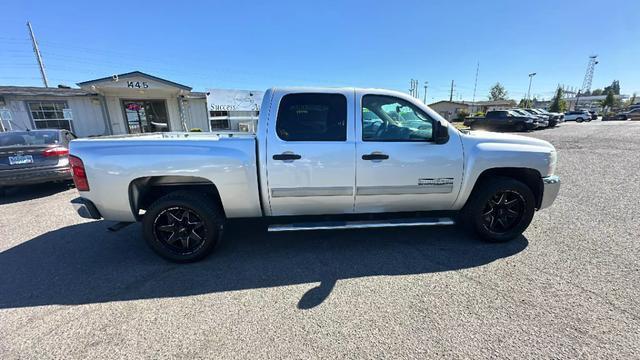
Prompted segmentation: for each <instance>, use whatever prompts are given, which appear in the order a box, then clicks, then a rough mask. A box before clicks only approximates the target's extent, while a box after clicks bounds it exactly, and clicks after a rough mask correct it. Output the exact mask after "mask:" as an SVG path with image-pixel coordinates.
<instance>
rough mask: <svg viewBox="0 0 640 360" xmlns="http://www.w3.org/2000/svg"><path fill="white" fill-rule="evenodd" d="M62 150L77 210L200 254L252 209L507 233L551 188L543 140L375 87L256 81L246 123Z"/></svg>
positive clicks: (301, 222) (309, 220)
mask: <svg viewBox="0 0 640 360" xmlns="http://www.w3.org/2000/svg"><path fill="white" fill-rule="evenodd" d="M70 154H71V155H70V163H71V166H72V173H73V177H74V181H75V184H76V187H77V189H78V191H79V193H80V197H79V198H77V199H74V200H73V201H72V203H73V205H74V207H75V208H76V210H77V212H78V213H79V214H80V216H83V217H86V218H91V219H106V220H112V221H117V222H119V224H128V223H133V222H142V233H143V237H144V239H145V240H146V242H147V243H148V245H149V246H150V247H151V248H152V249H153V250H154V251H155V252H157V253H158V254H159V255H161V256H163V257H164V258H166V259H168V260H171V261H176V262H189V261H195V260H198V259H201V258H203V257H205V256H206V255H207V254H209V253H210V252H211V251H212V250H213V249H214V248H215V247H216V244H218V243H219V241H220V239H221V234H222V231H223V229H224V226H225V224H226V223H227V222H228V221H236V220H237V219H240V220H241V221H244V220H246V219H247V218H258V217H261V218H265V220H266V221H264V223H266V225H267V229H268V231H303V230H329V229H354V228H377V227H402V226H430V225H452V224H454V223H457V222H462V223H463V224H465V225H466V227H467V228H468V229H470V230H472V231H474V232H475V233H476V234H477V235H479V237H480V238H482V239H485V240H487V241H492V242H501V241H507V240H510V239H513V238H515V237H517V236H519V235H520V234H522V232H523V231H524V230H525V229H526V228H527V226H528V225H529V223H530V222H531V220H532V218H533V215H534V212H535V211H536V210H540V209H543V208H546V207H548V206H550V205H551V204H552V202H553V201H554V199H555V198H556V195H557V194H558V191H559V188H560V180H559V178H558V176H556V175H554V171H555V168H556V162H557V154H556V151H555V149H554V147H553V146H552V145H551V144H549V143H548V142H546V141H543V140H539V139H534V138H530V137H524V136H518V135H505V134H497V133H491V132H483V131H470V132H461V131H458V130H457V129H456V128H455V127H453V126H452V125H450V124H449V123H448V122H447V121H446V120H445V119H443V118H442V117H441V116H440V115H438V114H437V113H436V112H435V111H433V110H431V109H430V108H429V107H427V106H426V105H424V104H422V103H421V102H419V101H417V100H416V99H414V98H413V97H411V96H408V95H406V94H403V93H399V92H395V91H388V90H377V89H353V88H341V89H324V88H311V89H307V88H277V89H276V88H274V89H269V90H267V91H266V93H265V95H264V99H263V103H262V106H261V111H260V117H259V120H258V127H257V131H256V133H255V134H249V133H239V132H220V133H210V134H206V133H177V132H175V133H155V134H142V135H135V136H133V135H125V136H109V137H103V138H93V139H78V140H74V141H72V142H71V146H70ZM123 226H124V225H123Z"/></svg>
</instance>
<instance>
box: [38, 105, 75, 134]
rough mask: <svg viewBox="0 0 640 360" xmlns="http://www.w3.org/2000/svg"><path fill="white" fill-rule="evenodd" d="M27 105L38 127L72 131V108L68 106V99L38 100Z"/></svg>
mask: <svg viewBox="0 0 640 360" xmlns="http://www.w3.org/2000/svg"><path fill="white" fill-rule="evenodd" d="M27 105H28V106H29V112H30V113H31V118H32V119H33V122H34V124H35V127H36V129H66V130H69V131H72V124H71V121H72V116H71V110H70V109H68V108H67V102H66V101H37V102H29V103H28V104H27Z"/></svg>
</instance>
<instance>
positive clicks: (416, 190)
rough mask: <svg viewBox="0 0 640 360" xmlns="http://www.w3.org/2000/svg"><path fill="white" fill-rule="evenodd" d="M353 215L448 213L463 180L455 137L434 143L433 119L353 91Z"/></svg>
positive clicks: (396, 100) (401, 102)
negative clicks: (444, 210)
mask: <svg viewBox="0 0 640 360" xmlns="http://www.w3.org/2000/svg"><path fill="white" fill-rule="evenodd" d="M356 99H357V103H358V104H360V105H359V106H358V109H357V111H356V113H357V115H356V117H357V121H356V124H357V126H356V134H357V137H358V138H357V141H356V179H357V180H356V205H355V211H356V212H359V213H366V212H397V211H424V210H443V209H449V208H450V206H451V205H452V204H453V203H454V201H455V199H456V197H457V195H458V190H459V189H460V184H461V181H462V166H463V164H462V161H463V156H462V146H461V144H460V141H459V139H458V138H457V137H455V138H454V137H452V138H451V139H450V140H449V141H448V142H447V143H445V144H436V143H434V142H433V124H434V121H437V120H434V119H433V118H432V117H430V116H429V115H428V114H427V112H426V111H424V110H423V109H420V108H419V107H418V106H416V105H415V104H413V103H412V102H410V101H408V100H406V99H402V98H400V97H396V96H393V95H385V94H384V93H380V94H371V93H364V92H358V93H356Z"/></svg>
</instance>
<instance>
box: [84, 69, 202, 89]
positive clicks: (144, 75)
mask: <svg viewBox="0 0 640 360" xmlns="http://www.w3.org/2000/svg"><path fill="white" fill-rule="evenodd" d="M136 75H137V76H142V77H146V78H149V79H152V80H155V81H158V82H161V83H164V84H167V85H170V86H173V87H177V88H180V89H182V90H187V91H191V89H192V88H191V87H189V86H187V85H182V84H179V83H177V82H173V81H169V80H166V79H163V78H159V77H157V76H153V75H149V74H147V73H143V72H142V71H131V72H128V73H124V74H118V75H117V76H118V78H127V77H131V76H136ZM112 78H113V76H107V77H103V78H100V79H94V80H87V81H83V82H79V83H77V84H76V85H78V86H85V85H91V84H95V83H97V82H102V81H105V80H111V79H112Z"/></svg>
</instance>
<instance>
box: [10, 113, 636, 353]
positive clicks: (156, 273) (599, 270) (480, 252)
mask: <svg viewBox="0 0 640 360" xmlns="http://www.w3.org/2000/svg"><path fill="white" fill-rule="evenodd" d="M529 135H530V136H535V137H540V138H543V139H547V140H549V141H551V142H552V143H553V144H554V145H555V146H556V147H557V148H558V151H559V157H560V160H559V161H560V163H559V167H558V173H559V174H560V175H561V176H562V178H563V181H564V185H563V188H562V191H561V194H560V196H559V198H558V200H557V201H556V204H555V205H554V207H552V208H550V209H548V210H545V211H542V212H540V213H538V214H537V216H536V217H535V219H534V222H533V223H532V225H531V226H530V227H529V229H528V230H527V231H526V233H525V234H524V235H525V236H523V237H521V238H519V239H517V240H515V241H513V242H511V243H508V244H498V245H488V244H483V243H480V242H478V241H477V240H475V239H473V238H471V237H469V236H467V235H465V234H464V233H462V232H460V231H458V230H456V229H454V228H441V229H411V230H407V229H389V230H376V231H350V232H310V233H306V234H304V235H300V234H266V233H265V232H264V229H262V228H261V227H260V226H259V225H257V224H243V226H235V227H233V228H232V229H230V230H229V232H228V234H227V235H228V240H230V241H229V242H227V243H226V245H224V246H223V247H222V248H221V249H220V252H219V253H217V254H215V255H214V256H212V257H210V258H208V259H207V260H206V261H203V262H200V263H197V264H190V265H175V264H170V263H167V262H164V261H163V260H161V259H159V258H158V257H156V256H155V255H153V254H152V253H151V252H150V251H149V250H148V249H147V248H146V247H145V245H144V244H143V242H142V240H141V238H140V237H139V230H140V229H139V228H138V227H137V226H131V227H129V228H126V229H124V230H122V231H120V232H118V233H115V234H112V233H108V232H106V227H107V225H108V224H106V223H104V222H88V221H83V220H81V219H79V218H78V217H77V216H76V215H75V214H74V213H73V211H72V209H71V208H70V207H69V206H68V205H67V202H68V201H69V200H70V199H71V198H73V197H74V196H75V190H66V189H65V188H64V187H59V186H57V187H56V186H43V187H36V188H28V189H23V190H21V191H17V192H12V193H10V194H9V195H8V196H5V197H3V198H2V200H0V358H2V359H12V358H38V359H41V358H65V359H66V358H113V357H128V358H167V357H179V358H223V357H229V358H282V357H296V358H320V357H321V358H335V357H351V358H354V357H412V358H417V357H420V358H423V357H452V358H487V357H499V358H522V357H546V358H549V357H555V358H569V357H571V358H574V357H596V358H602V357H610V358H638V357H639V356H640V307H639V301H640V300H638V294H640V289H639V286H640V285H639V284H640V281H639V280H640V271H639V269H640V266H639V264H638V259H639V258H640V251H639V249H640V245H639V240H640V226H639V225H638V224H639V221H640V219H639V215H638V214H639V213H640V191H639V190H640V185H639V180H640V178H639V171H640V170H639V169H640V156H638V154H640V122H638V123H602V122H591V123H586V124H573V123H569V124H564V125H562V126H561V127H560V128H557V129H549V130H543V131H539V132H535V133H530V134H529Z"/></svg>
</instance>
